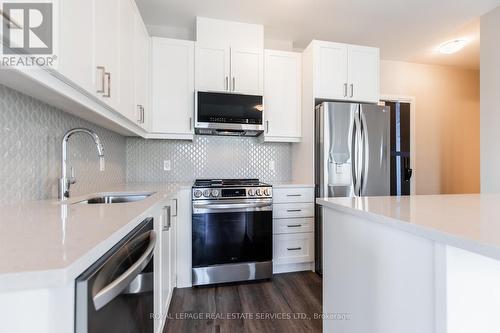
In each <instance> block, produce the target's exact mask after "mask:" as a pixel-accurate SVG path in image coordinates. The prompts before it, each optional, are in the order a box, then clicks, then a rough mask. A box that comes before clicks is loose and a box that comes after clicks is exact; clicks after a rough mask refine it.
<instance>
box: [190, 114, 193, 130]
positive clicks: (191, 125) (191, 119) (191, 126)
mask: <svg viewBox="0 0 500 333" xmlns="http://www.w3.org/2000/svg"><path fill="white" fill-rule="evenodd" d="M189 129H190V130H192V129H193V117H189Z"/></svg>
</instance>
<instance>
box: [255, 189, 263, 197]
mask: <svg viewBox="0 0 500 333" xmlns="http://www.w3.org/2000/svg"><path fill="white" fill-rule="evenodd" d="M255 194H257V195H258V196H259V197H260V196H262V190H261V189H260V188H258V189H257V191H255Z"/></svg>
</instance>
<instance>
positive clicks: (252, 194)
mask: <svg viewBox="0 0 500 333" xmlns="http://www.w3.org/2000/svg"><path fill="white" fill-rule="evenodd" d="M247 193H248V195H249V196H251V197H253V196H254V195H255V191H254V190H253V189H249V190H248V192H247Z"/></svg>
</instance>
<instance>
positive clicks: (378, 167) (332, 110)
mask: <svg viewBox="0 0 500 333" xmlns="http://www.w3.org/2000/svg"><path fill="white" fill-rule="evenodd" d="M389 111H390V110H389V107H383V106H378V105H373V104H359V103H342V102H335V103H334V102H324V103H322V104H320V105H318V106H317V107H316V111H315V183H316V197H352V196H378V195H390V193H391V190H390V185H391V176H390V173H391V170H390V126H391V119H390V112H389ZM315 224H316V225H315V230H316V231H315V232H316V235H315V244H316V245H315V247H316V249H315V252H316V253H315V254H316V265H315V266H316V267H315V268H316V272H318V273H319V274H322V247H323V244H322V238H321V237H322V229H323V228H322V225H323V214H322V209H321V207H320V206H318V205H316V223H315Z"/></svg>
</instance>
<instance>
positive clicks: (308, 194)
mask: <svg viewBox="0 0 500 333" xmlns="http://www.w3.org/2000/svg"><path fill="white" fill-rule="evenodd" d="M273 202H275V203H290V202H314V188H313V187H299V188H275V189H273Z"/></svg>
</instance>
